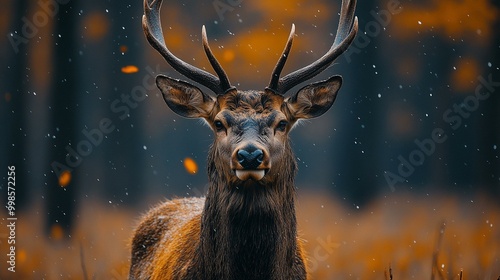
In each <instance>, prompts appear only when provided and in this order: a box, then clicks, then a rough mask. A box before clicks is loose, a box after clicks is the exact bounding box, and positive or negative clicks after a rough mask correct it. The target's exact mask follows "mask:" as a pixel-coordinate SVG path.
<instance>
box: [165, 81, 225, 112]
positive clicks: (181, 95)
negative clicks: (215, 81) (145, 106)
mask: <svg viewBox="0 0 500 280" xmlns="http://www.w3.org/2000/svg"><path fill="white" fill-rule="evenodd" d="M156 85H157V86H158V88H159V89H160V91H161V93H162V94H163V99H164V100H165V102H166V103H167V105H168V107H170V109H172V111H174V113H176V114H178V115H180V116H183V117H186V118H208V117H209V116H210V112H211V111H212V109H213V107H214V104H215V101H214V99H213V98H212V97H210V96H209V95H207V94H205V93H203V92H202V91H201V90H200V89H199V88H198V87H196V86H193V85H192V84H190V83H187V82H183V81H179V80H174V79H172V78H169V77H166V76H163V75H158V76H157V77H156Z"/></svg>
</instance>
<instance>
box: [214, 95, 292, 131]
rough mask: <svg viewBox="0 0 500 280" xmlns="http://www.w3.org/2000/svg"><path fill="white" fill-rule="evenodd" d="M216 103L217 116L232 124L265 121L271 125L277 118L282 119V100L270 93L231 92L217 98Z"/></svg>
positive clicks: (280, 97)
mask: <svg viewBox="0 0 500 280" xmlns="http://www.w3.org/2000/svg"><path fill="white" fill-rule="evenodd" d="M217 101H218V105H219V106H218V108H219V110H218V112H217V116H218V117H220V118H224V119H228V120H230V121H232V122H245V121H248V120H256V121H260V120H266V123H268V122H271V123H272V122H274V120H275V119H276V118H277V117H279V116H283V117H284V114H283V112H282V111H281V110H282V108H283V106H284V99H283V97H282V96H280V95H277V94H274V93H272V92H266V91H253V90H252V91H232V92H228V93H226V94H224V95H221V96H219V97H218V99H217Z"/></svg>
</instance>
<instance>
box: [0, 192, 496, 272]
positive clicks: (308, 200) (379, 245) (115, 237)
mask: <svg viewBox="0 0 500 280" xmlns="http://www.w3.org/2000/svg"><path fill="white" fill-rule="evenodd" d="M156 202H157V201H156ZM41 209H42V208H40V207H37V206H34V207H33V208H32V209H28V210H26V211H23V212H20V213H19V214H18V219H19V223H18V224H17V228H16V232H17V236H16V238H17V240H16V241H17V242H16V244H17V247H16V249H17V261H18V263H17V266H16V273H15V275H14V277H15V278H12V276H13V275H12V274H11V272H8V271H7V270H6V269H2V270H0V279H42V278H44V279H82V278H83V273H82V268H81V266H80V245H81V246H82V248H83V251H84V259H83V260H84V262H85V265H86V268H87V272H88V274H89V276H90V277H89V279H90V278H95V279H127V277H128V268H129V263H130V258H129V254H130V248H129V247H128V245H127V244H128V242H129V240H130V238H131V236H132V230H133V225H134V224H135V223H136V222H137V219H138V217H139V214H138V213H139V212H141V211H142V210H127V209H124V208H121V209H120V208H115V207H109V206H108V205H102V204H98V203H97V204H96V203H94V202H88V201H84V202H83V203H82V204H81V209H80V212H79V214H78V216H77V217H78V218H76V220H75V224H76V226H75V228H74V230H73V231H72V232H71V235H70V236H69V238H61V239H57V240H56V239H55V238H51V239H47V238H46V237H45V236H44V234H43V220H44V216H43V213H44V211H43V210H41ZM297 210H298V217H297V218H298V221H299V234H300V236H301V237H302V238H304V239H305V240H306V242H305V243H304V245H305V251H306V252H307V255H308V265H309V271H310V276H311V279H375V280H377V279H380V280H383V279H386V278H385V277H384V271H388V268H389V267H391V268H392V274H393V275H394V278H393V279H430V275H431V273H432V272H431V269H432V255H433V253H434V251H435V250H436V249H438V255H437V256H438V258H437V266H438V269H439V270H440V271H442V272H443V274H444V275H445V276H446V279H458V277H456V275H458V273H459V272H460V270H461V269H462V270H463V272H464V277H465V278H464V279H472V278H473V279H496V277H498V276H500V238H499V236H500V207H499V205H498V203H496V202H493V201H490V200H488V199H486V198H484V197H476V198H473V199H467V200H465V199H464V200H461V199H458V198H456V197H453V196H451V195H447V196H446V197H441V196H436V197H433V196H425V197H415V196H404V195H388V196H386V197H382V198H380V199H378V200H376V201H374V202H373V203H372V204H370V205H367V206H364V207H361V208H360V209H356V208H354V207H351V208H349V209H348V208H345V207H342V205H341V203H339V202H338V201H336V200H334V199H332V198H331V196H330V195H325V194H321V193H316V194H307V193H303V194H299V196H298V201H297ZM443 220H445V221H446V229H445V231H444V234H443V237H442V244H441V246H440V247H439V248H436V243H437V237H438V231H439V226H440V224H441V222H442V221H443ZM5 226H6V221H0V227H2V228H5ZM61 230H62V229H61ZM8 246H10V245H9V244H8V243H7V242H5V238H2V239H0V252H7V250H8ZM110 252H113V253H112V254H110ZM6 257H7V256H6V254H4V253H2V254H0V262H2V263H6ZM488 277H490V278H488ZM491 277H493V278H491ZM437 279H441V278H439V277H437Z"/></svg>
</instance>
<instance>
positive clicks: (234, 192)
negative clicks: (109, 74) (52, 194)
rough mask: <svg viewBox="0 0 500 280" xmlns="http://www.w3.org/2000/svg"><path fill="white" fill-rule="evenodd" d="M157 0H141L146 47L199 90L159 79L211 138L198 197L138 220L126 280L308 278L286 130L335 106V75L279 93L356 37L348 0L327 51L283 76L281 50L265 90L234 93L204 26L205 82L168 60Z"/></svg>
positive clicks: (174, 106) (181, 111) (200, 73)
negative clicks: (207, 68)
mask: <svg viewBox="0 0 500 280" xmlns="http://www.w3.org/2000/svg"><path fill="white" fill-rule="evenodd" d="M161 3H162V0H152V1H151V0H145V1H144V15H143V18H142V26H143V29H144V33H145V36H146V38H147V40H148V42H149V44H150V45H151V46H152V47H153V48H154V49H155V50H156V51H157V52H158V53H159V54H160V55H161V56H163V58H164V59H165V60H166V62H167V63H168V64H170V66H171V67H172V68H174V69H175V70H176V71H177V72H179V73H180V74H182V75H183V76H185V77H186V78H188V79H190V80H192V81H194V82H196V83H199V84H201V85H202V86H204V87H206V88H208V89H209V90H211V91H212V93H206V92H204V91H202V90H201V89H200V88H199V87H197V86H195V85H193V84H191V83H189V82H186V81H182V80H178V79H173V78H170V77H167V76H165V75H162V74H159V75H158V76H157V77H156V84H157V86H158V88H159V90H160V91H161V93H162V96H163V99H164V100H165V102H166V103H167V105H168V107H169V108H170V109H171V110H172V111H173V112H174V113H176V114H177V115H179V116H182V117H185V118H193V119H202V120H204V122H205V123H206V124H207V125H208V126H209V127H210V129H211V130H212V131H213V138H214V141H213V144H212V145H211V146H210V148H209V151H208V160H207V173H208V179H209V183H208V189H207V192H206V196H205V197H201V198H200V197H192V198H176V199H172V200H167V201H165V202H162V203H160V204H159V205H157V206H156V207H153V208H152V209H151V210H149V211H148V212H147V213H146V214H145V215H144V216H143V217H142V218H141V220H140V222H139V224H138V226H137V228H136V229H135V232H134V234H133V237H132V244H131V265H130V272H129V277H130V279H152V280H153V279H213V280H219V279H238V280H241V279H286V280H289V279H307V278H308V273H307V254H306V252H305V250H304V245H303V244H304V241H303V240H302V239H301V238H300V237H299V236H298V229H297V218H296V211H295V198H296V187H295V183H294V180H295V175H296V172H297V163H296V160H295V156H294V154H293V151H292V149H291V143H290V139H289V133H290V131H291V130H292V128H293V127H294V126H295V125H296V124H297V123H298V121H300V120H303V119H312V118H316V117H319V116H321V115H323V114H324V113H325V112H326V111H328V110H329V109H330V107H331V106H332V104H333V103H334V101H335V100H336V96H337V93H338V91H339V89H340V87H341V85H342V77H341V76H338V75H334V76H332V77H330V78H328V79H326V80H324V81H320V82H315V83H311V84H308V85H306V86H304V87H302V88H301V89H299V90H298V91H297V92H295V93H294V94H291V95H289V96H288V97H287V96H285V94H286V93H287V92H288V91H289V90H290V89H292V88H293V87H295V86H297V85H299V84H300V83H302V82H305V81H307V80H309V79H311V78H313V77H315V76H316V75H318V74H319V73H321V72H323V71H324V70H325V69H327V68H328V67H329V66H330V65H331V64H332V63H333V61H335V59H336V58H337V57H339V56H340V55H341V54H342V53H344V52H345V51H346V50H347V48H348V47H349V45H351V43H352V42H353V40H354V38H355V36H356V34H357V32H358V18H357V17H356V16H355V15H354V11H355V6H356V0H343V1H342V6H341V11H340V21H339V25H338V27H337V33H336V36H335V39H334V42H333V44H332V46H331V48H330V49H329V50H328V51H327V52H326V54H325V55H323V56H322V57H321V58H319V59H318V60H316V61H314V62H313V63H311V64H309V65H308V66H305V67H303V68H301V69H299V70H296V71H294V72H292V73H290V74H287V75H285V76H281V72H282V69H283V67H284V65H285V62H286V60H287V58H288V55H289V53H290V49H291V47H292V42H293V39H294V37H295V25H294V24H292V27H291V31H290V35H289V36H288V40H287V42H286V45H285V48H284V50H283V52H282V54H281V56H280V57H279V59H278V62H277V63H276V65H275V67H274V70H273V72H272V75H271V79H270V82H269V84H268V86H267V87H265V88H264V89H263V90H239V89H237V88H236V87H235V86H233V85H232V84H231V83H230V81H229V78H228V76H227V75H226V72H225V71H224V69H223V68H222V66H221V64H220V63H219V62H218V60H217V59H216V58H215V56H214V54H213V52H212V50H211V48H210V46H209V43H208V39H207V34H206V30H205V26H204V25H203V26H202V44H203V48H204V51H205V54H206V56H207V58H208V60H209V62H210V64H211V66H212V68H213V70H214V71H215V73H216V75H217V76H215V75H213V74H211V73H209V72H207V71H205V70H202V69H200V68H197V67H195V66H193V65H191V64H188V63H186V62H185V61H183V60H181V59H179V58H178V57H176V56H175V55H174V54H173V53H172V52H171V51H170V50H169V49H168V48H167V46H166V44H165V40H164V37H163V31H162V28H161V21H160V8H161Z"/></svg>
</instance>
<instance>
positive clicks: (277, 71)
mask: <svg viewBox="0 0 500 280" xmlns="http://www.w3.org/2000/svg"><path fill="white" fill-rule="evenodd" d="M294 36H295V24H293V23H292V29H291V30H290V35H288V41H287V42H286V45H285V49H284V50H283V53H282V54H281V57H280V59H279V60H278V63H276V66H275V67H274V70H273V74H272V75H271V81H270V82H269V86H268V87H267V89H270V90H273V91H274V90H275V89H277V88H278V83H279V79H280V75H281V71H282V70H283V67H284V66H285V63H286V60H287V58H288V54H289V53H290V50H291V49H292V43H293V37H294Z"/></svg>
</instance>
